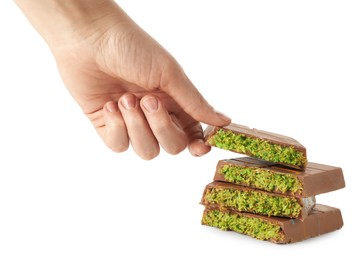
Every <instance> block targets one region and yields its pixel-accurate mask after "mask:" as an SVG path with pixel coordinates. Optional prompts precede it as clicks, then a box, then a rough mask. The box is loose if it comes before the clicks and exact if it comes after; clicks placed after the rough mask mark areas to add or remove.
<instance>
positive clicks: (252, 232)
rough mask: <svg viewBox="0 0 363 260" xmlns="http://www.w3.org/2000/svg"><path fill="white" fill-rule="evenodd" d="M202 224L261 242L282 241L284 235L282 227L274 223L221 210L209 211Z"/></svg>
mask: <svg viewBox="0 0 363 260" xmlns="http://www.w3.org/2000/svg"><path fill="white" fill-rule="evenodd" d="M202 224H204V225H208V226H212V227H217V228H220V229H222V230H233V231H235V232H238V233H241V234H245V235H248V236H251V237H254V238H257V239H260V240H273V241H277V242H278V241H282V240H283V237H284V235H283V233H282V231H281V227H280V226H279V225H277V224H274V223H272V222H269V221H266V220H263V219H259V218H253V217H248V216H244V215H242V214H231V213H227V212H221V211H219V210H209V211H207V212H206V213H205V214H204V215H203V219H202Z"/></svg>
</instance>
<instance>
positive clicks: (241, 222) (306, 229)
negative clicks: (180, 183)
mask: <svg viewBox="0 0 363 260" xmlns="http://www.w3.org/2000/svg"><path fill="white" fill-rule="evenodd" d="M202 224H203V225H207V226H212V227H216V228H219V229H222V230H232V231H235V232H238V233H241V234H244V235H249V236H251V237H254V238H257V239H260V240H266V241H270V242H273V243H278V244H287V243H295V242H299V241H302V240H306V239H309V238H313V237H317V236H320V235H323V234H326V233H329V232H332V231H335V230H338V229H340V228H342V227H343V224H344V223H343V218H342V214H341V211H340V210H339V209H338V208H334V207H330V206H326V205H322V204H316V205H315V207H314V209H313V210H312V211H311V213H310V214H309V215H308V216H307V217H306V218H305V219H304V221H302V220H299V219H288V218H280V217H266V216H262V215H257V214H251V213H241V212H236V211H229V210H221V209H219V208H216V207H213V206H210V207H206V208H205V210H204V213H203V217H202Z"/></svg>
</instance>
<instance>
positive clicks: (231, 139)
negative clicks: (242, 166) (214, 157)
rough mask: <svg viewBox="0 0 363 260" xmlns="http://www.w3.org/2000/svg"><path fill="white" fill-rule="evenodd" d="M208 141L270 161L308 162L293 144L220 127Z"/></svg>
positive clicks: (294, 163)
mask: <svg viewBox="0 0 363 260" xmlns="http://www.w3.org/2000/svg"><path fill="white" fill-rule="evenodd" d="M208 143H209V144H210V145H213V146H216V147H218V148H221V149H225V150H230V151H234V152H238V153H243V154H247V155H251V156H254V157H257V158H260V159H263V160H266V161H270V162H277V163H284V164H289V165H295V166H298V167H304V166H305V165H306V163H307V159H306V157H305V155H304V154H303V153H302V152H301V151H298V150H296V149H295V148H294V147H293V146H289V147H286V146H282V145H279V144H273V143H270V142H268V141H266V140H263V139H259V138H251V137H248V136H246V135H243V134H236V133H234V132H232V131H230V130H228V131H226V130H223V129H219V130H218V131H217V132H216V133H215V134H214V135H213V136H211V137H210V138H209V139H208Z"/></svg>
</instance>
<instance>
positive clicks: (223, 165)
mask: <svg viewBox="0 0 363 260" xmlns="http://www.w3.org/2000/svg"><path fill="white" fill-rule="evenodd" d="M228 169H233V173H234V179H233V178H232V177H231V176H230V175H228ZM248 171H253V172H254V175H253V177H254V178H251V177H250V176H247V174H246V172H248ZM262 175H263V176H264V178H265V179H258V178H259V177H260V178H262V177H261V176H262ZM258 176H259V177H258ZM283 176H285V177H283ZM287 177H289V179H290V181H289V183H288V184H289V186H288V185H283V184H281V185H279V184H278V183H274V181H275V182H278V181H280V182H283V181H284V178H285V179H286V178H287ZM214 180H215V181H224V182H232V183H235V184H239V185H243V186H247V187H252V188H258V189H261V190H265V191H269V192H275V193H284V194H290V195H294V196H301V197H311V196H315V195H319V194H322V193H326V192H330V191H334V190H338V189H342V188H344V187H345V181H344V176H343V171H342V168H340V167H335V166H329V165H324V164H319V163H313V162H308V164H307V167H306V169H305V170H304V171H298V170H295V169H291V168H287V167H283V166H281V165H279V164H277V163H272V162H266V161H263V160H260V159H256V158H252V157H242V158H234V159H229V160H220V161H219V162H218V164H217V167H216V172H215V175H214Z"/></svg>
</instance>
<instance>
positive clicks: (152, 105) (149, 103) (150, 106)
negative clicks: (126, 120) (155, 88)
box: [142, 97, 159, 112]
mask: <svg viewBox="0 0 363 260" xmlns="http://www.w3.org/2000/svg"><path fill="white" fill-rule="evenodd" d="M142 105H143V106H144V108H145V109H146V110H147V111H148V112H155V111H156V110H158V108H159V102H158V100H157V99H156V98H154V97H148V98H146V99H143V100H142Z"/></svg>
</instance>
